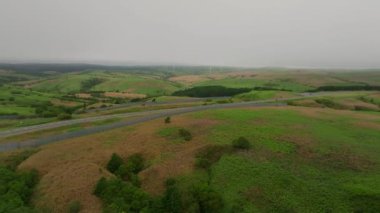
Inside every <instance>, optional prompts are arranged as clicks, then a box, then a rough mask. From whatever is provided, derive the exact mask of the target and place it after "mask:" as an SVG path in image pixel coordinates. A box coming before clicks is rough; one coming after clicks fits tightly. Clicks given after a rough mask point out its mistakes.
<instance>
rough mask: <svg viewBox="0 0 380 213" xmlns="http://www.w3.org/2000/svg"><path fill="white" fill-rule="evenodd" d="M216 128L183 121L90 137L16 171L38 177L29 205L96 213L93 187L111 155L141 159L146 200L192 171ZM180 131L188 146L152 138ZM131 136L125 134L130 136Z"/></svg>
mask: <svg viewBox="0 0 380 213" xmlns="http://www.w3.org/2000/svg"><path fill="white" fill-rule="evenodd" d="M215 123H216V122H215V121H212V120H206V119H194V118H190V117H187V116H177V117H173V118H172V123H171V124H164V122H163V120H162V119H159V120H155V121H151V122H148V123H145V124H141V125H137V126H135V127H133V128H131V127H127V128H121V129H115V130H112V131H108V132H104V133H99V134H95V135H91V136H86V137H80V138H75V139H71V140H67V141H64V142H60V143H55V144H50V145H47V146H44V147H42V148H41V151H39V152H38V153H36V154H34V155H33V156H31V157H30V158H29V159H27V160H26V161H24V162H23V163H22V164H21V165H20V166H19V169H32V168H35V169H37V170H38V172H39V173H40V175H41V181H40V183H39V184H38V187H37V193H36V196H35V199H34V203H35V204H36V206H37V207H40V208H43V207H46V208H51V209H52V210H53V212H64V211H67V206H68V204H69V203H70V202H71V201H79V202H80V203H81V205H82V206H83V212H101V202H100V201H99V199H98V198H97V197H95V196H94V195H92V191H93V189H94V186H95V184H96V182H97V181H98V180H99V179H100V177H102V176H109V175H110V174H109V173H108V172H107V171H106V170H105V169H104V167H105V165H106V163H107V161H108V160H109V158H110V156H111V155H112V153H114V152H116V153H118V154H119V155H120V156H122V157H124V158H127V156H129V155H131V154H134V153H141V154H143V156H144V157H145V158H146V159H147V161H148V162H149V164H150V166H149V167H148V168H147V169H145V170H143V171H142V172H141V173H140V175H139V176H140V178H141V180H142V188H143V189H144V190H146V191H147V192H149V193H151V194H160V193H162V192H163V190H164V181H165V180H166V179H167V178H169V177H172V176H177V175H180V174H184V173H187V172H191V171H192V170H193V164H194V155H195V153H196V152H197V150H199V149H200V148H202V147H204V146H205V145H207V143H206V142H205V139H204V136H205V135H206V134H207V129H208V127H210V126H212V125H214V124H215ZM168 126H181V127H184V128H186V129H188V130H190V132H192V133H193V136H194V137H193V140H192V141H190V142H186V143H174V142H172V141H168V140H167V139H165V138H163V137H160V136H158V135H157V131H158V130H159V129H160V128H163V127H168ZM132 129H133V131H130V130H132Z"/></svg>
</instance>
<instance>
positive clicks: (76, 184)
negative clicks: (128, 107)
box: [2, 107, 380, 212]
mask: <svg viewBox="0 0 380 213" xmlns="http://www.w3.org/2000/svg"><path fill="white" fill-rule="evenodd" d="M181 128H184V129H186V130H188V131H189V132H190V133H191V135H192V139H191V140H189V141H186V140H182V139H181V136H180V135H178V131H177V130H178V129H181ZM379 130H380V114H378V113H373V114H368V113H363V112H353V111H338V110H333V109H319V108H305V107H273V108H260V109H254V108H249V107H246V108H235V109H223V110H209V111H203V112H197V113H191V114H187V115H181V116H174V117H172V118H171V122H170V123H168V124H165V123H164V122H163V120H161V119H160V120H156V121H151V122H147V123H144V124H140V125H137V126H135V127H127V128H121V129H116V130H112V131H108V132H104V133H99V134H95V135H91V136H86V137H81V138H77V139H71V140H68V141H65V142H61V143H56V144H51V145H48V146H45V147H41V148H40V149H39V150H38V151H37V152H36V153H34V154H33V155H31V156H30V157H29V158H28V159H27V160H25V161H24V162H22V163H21V164H20V165H19V169H20V170H29V169H33V168H34V169H37V171H38V172H39V174H40V175H41V180H40V182H39V183H38V185H37V188H36V196H34V198H33V203H34V204H35V205H36V207H37V208H40V209H52V210H53V211H56V212H62V211H65V210H67V208H68V207H69V205H70V203H71V202H74V201H77V202H80V204H81V206H82V210H83V212H100V211H101V209H102V206H103V205H106V206H107V205H109V203H103V204H102V201H101V200H99V199H98V198H97V197H96V196H95V195H94V194H93V193H92V192H93V190H94V188H95V185H96V183H97V181H98V180H99V179H100V178H101V177H107V178H111V179H112V178H116V177H115V175H114V174H112V173H110V172H109V171H107V168H106V165H107V161H108V160H109V158H110V156H111V155H112V153H117V154H118V155H119V156H121V157H122V158H123V159H127V158H128V156H131V155H132V154H135V153H140V154H142V156H143V158H144V159H145V164H144V168H143V169H142V171H141V172H139V174H138V177H139V179H140V181H141V190H143V191H145V192H146V193H148V195H147V196H148V197H150V198H149V199H154V200H157V199H161V198H160V197H162V196H163V197H165V195H167V193H169V192H168V188H167V187H165V181H166V180H167V179H169V178H172V179H174V180H175V183H174V185H172V186H171V187H174V188H175V190H176V193H177V194H176V196H178V199H175V200H174V201H172V202H178V203H176V205H180V206H181V208H183V209H188V210H190V209H192V208H197V207H194V206H193V205H196V204H195V203H194V202H195V201H192V200H191V199H190V198H189V197H188V196H189V193H190V194H191V191H192V190H194V187H195V188H197V187H203V189H204V190H207V191H208V193H211V194H208V195H210V196H211V195H212V196H211V198H209V199H215V200H214V202H217V203H218V205H216V204H215V206H214V205H212V203H209V204H208V205H210V206H209V208H214V210H217V211H219V212H230V211H239V212H252V211H260V212H261V211H262V212H267V211H294V212H321V211H322V212H325V211H333V212H352V211H357V212H359V211H364V212H370V211H372V212H376V211H378V210H379V207H380V206H379V196H378V195H379V193H380V182H379V181H378V180H380V173H379V171H380V170H379V169H380V167H379V165H380V158H379V155H378V152H379V151H380V141H379V138H380V131H379ZM239 137H244V138H246V139H247V140H248V141H249V144H250V146H249V147H250V148H249V149H241V148H234V146H233V145H232V144H233V141H234V140H236V139H237V138H239ZM205 150H207V151H205ZM205 153H206V154H205ZM2 158H3V159H4V158H6V156H3V157H2ZM202 160H205V161H207V162H208V163H207V164H200V163H199V162H202ZM63 186H65V187H63ZM169 188H170V187H169ZM170 189H172V188H170ZM169 191H170V190H169ZM189 199H190V200H189ZM113 205H118V204H116V203H115V204H113ZM145 207H147V206H145ZM148 207H149V206H148ZM148 207H147V208H148Z"/></svg>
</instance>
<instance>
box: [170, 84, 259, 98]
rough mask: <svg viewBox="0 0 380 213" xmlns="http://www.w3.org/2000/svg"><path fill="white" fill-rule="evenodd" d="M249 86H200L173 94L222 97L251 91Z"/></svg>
mask: <svg viewBox="0 0 380 213" xmlns="http://www.w3.org/2000/svg"><path fill="white" fill-rule="evenodd" d="M251 90H252V89H251V88H227V87H223V86H200V87H193V88H190V89H185V90H181V91H176V92H174V93H173V95H174V96H189V97H223V96H234V95H237V94H240V93H245V92H249V91H251Z"/></svg>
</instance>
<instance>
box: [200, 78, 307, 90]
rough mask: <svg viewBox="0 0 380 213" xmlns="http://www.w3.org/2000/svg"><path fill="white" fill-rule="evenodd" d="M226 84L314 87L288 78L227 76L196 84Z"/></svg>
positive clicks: (295, 88)
mask: <svg viewBox="0 0 380 213" xmlns="http://www.w3.org/2000/svg"><path fill="white" fill-rule="evenodd" d="M215 85H220V86H225V87H231V88H244V87H247V88H253V87H272V88H276V89H285V90H291V91H305V90H309V89H312V87H309V86H305V85H302V84H299V83H296V82H292V81H287V80H258V79H256V78H225V79H220V80H209V81H204V82H200V83H196V84H195V85H194V86H215Z"/></svg>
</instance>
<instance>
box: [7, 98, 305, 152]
mask: <svg viewBox="0 0 380 213" xmlns="http://www.w3.org/2000/svg"><path fill="white" fill-rule="evenodd" d="M303 98H305V97H296V98H283V99H270V100H263V101H250V102H240V103H229V104H214V105H204V106H193V107H183V108H175V109H164V110H154V111H147V112H134V113H123V114H115V115H104V116H97V117H90V118H83V119H76V120H67V121H59V122H53V123H47V124H40V125H35V126H30V127H22V128H17V129H12V130H7V131H2V132H0V137H8V136H13V135H20V134H25V133H29V132H34V131H39V130H45V129H51V128H56V127H62V126H67V125H72V124H78V123H85V122H93V121H99V120H106V119H110V118H126V117H132V116H133V117H134V116H140V117H138V118H136V119H132V120H129V121H120V122H115V123H112V124H107V125H103V126H96V127H91V128H88V129H83V130H79V131H76V132H68V133H63V134H58V135H53V136H47V137H44V138H38V139H33V140H27V141H15V142H8V143H2V144H0V152H5V151H11V150H15V149H19V148H26V147H37V146H40V145H44V144H49V143H53V142H56V141H61V140H66V139H70V138H74V137H80V136H85V135H89V134H94V133H98V132H102V131H107V130H111V129H115V128H120V127H124V126H130V125H135V124H139V123H143V122H146V121H150V120H154V119H157V118H162V117H166V116H173V115H178V114H183V113H189V112H196V111H202V110H207V109H222V108H231V107H245V106H254V107H263V106H285V105H286V103H279V102H277V101H290V100H298V99H303Z"/></svg>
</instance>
